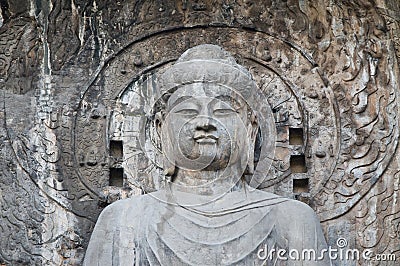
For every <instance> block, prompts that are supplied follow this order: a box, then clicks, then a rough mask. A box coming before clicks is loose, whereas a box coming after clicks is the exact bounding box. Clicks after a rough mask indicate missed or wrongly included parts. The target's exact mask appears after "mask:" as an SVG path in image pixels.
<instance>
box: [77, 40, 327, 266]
mask: <svg viewBox="0 0 400 266" xmlns="http://www.w3.org/2000/svg"><path fill="white" fill-rule="evenodd" d="M160 91H161V93H160V99H159V101H158V102H157V107H156V108H154V109H155V110H154V111H155V112H156V113H155V116H154V117H155V118H154V119H155V123H156V126H157V130H158V132H159V134H160V136H161V141H162V152H163V155H164V165H163V166H164V174H165V176H164V178H165V179H166V180H167V184H166V185H165V187H164V188H163V189H160V190H159V191H157V192H152V193H149V194H147V195H142V196H136V197H133V198H130V199H126V200H122V201H117V202H115V203H113V204H111V205H110V206H108V207H107V208H106V209H105V210H104V211H103V212H102V214H101V215H100V217H99V219H98V221H97V224H96V226H95V229H94V231H93V234H92V236H91V240H90V242H89V246H88V249H87V252H86V256H85V263H84V264H85V265H87V266H90V265H254V264H262V263H266V262H267V261H268V263H276V264H275V265H304V264H306V265H330V258H329V257H328V256H327V254H324V255H325V256H322V257H321V258H320V259H319V260H318V257H319V256H320V255H321V254H323V253H321V252H322V251H323V249H326V250H327V248H328V247H327V244H326V241H325V238H324V236H323V233H322V229H321V226H320V224H319V221H318V218H317V217H316V215H315V213H314V211H313V210H312V209H311V208H310V207H309V206H307V205H306V204H304V203H302V202H299V201H295V200H291V199H287V198H283V197H280V196H277V195H275V194H271V193H268V192H264V191H261V190H258V189H255V188H252V187H251V186H249V185H248V184H247V182H246V178H245V175H246V174H247V175H251V174H253V173H254V170H255V168H256V167H255V158H254V152H255V148H260V147H255V144H256V143H259V142H261V140H259V141H256V137H257V136H258V137H259V138H260V137H263V138H264V141H267V138H268V137H269V136H268V134H270V132H262V131H261V134H257V133H258V132H259V130H260V127H259V126H258V125H259V122H258V119H257V114H258V112H259V111H261V109H260V107H259V108H258V109H257V108H256V107H257V105H259V103H260V101H259V99H258V100H256V99H254V97H255V96H256V95H257V93H256V92H257V91H258V89H257V86H256V83H255V82H254V81H253V80H252V78H251V75H250V73H249V72H248V71H247V70H245V69H244V68H243V67H241V66H239V65H237V64H236V62H235V61H234V60H233V58H232V57H231V56H230V55H229V54H228V53H227V52H226V51H224V50H223V49H222V48H220V47H218V46H215V45H200V46H196V47H194V48H191V49H189V50H188V51H186V52H185V53H184V54H183V55H182V56H181V57H180V58H179V60H178V61H177V63H176V64H175V65H174V66H172V67H171V68H169V69H167V71H166V72H165V73H164V74H163V75H162V76H161V82H160ZM272 139H273V138H272ZM260 146H262V145H260ZM264 152H268V151H264ZM270 152H271V153H272V152H273V150H272V151H270ZM273 249H276V250H277V251H276V253H275V254H274V253H273ZM278 250H279V251H278ZM292 250H296V251H297V252H299V254H303V252H304V250H307V251H308V250H313V251H314V252H315V253H316V255H315V257H314V258H308V257H305V258H303V257H302V255H300V257H299V258H295V259H292V258H293V256H292V257H289V252H292ZM269 252H272V253H270V254H271V256H268V254H269ZM279 256H281V257H286V258H288V259H289V260H288V261H285V260H283V259H282V258H280V257H279ZM294 257H295V256H294Z"/></svg>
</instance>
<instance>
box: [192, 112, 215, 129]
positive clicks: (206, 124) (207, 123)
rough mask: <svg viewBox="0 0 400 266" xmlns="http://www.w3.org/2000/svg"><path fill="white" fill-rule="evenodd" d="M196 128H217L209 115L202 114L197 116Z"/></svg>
mask: <svg viewBox="0 0 400 266" xmlns="http://www.w3.org/2000/svg"><path fill="white" fill-rule="evenodd" d="M196 130H203V131H206V132H209V131H213V130H217V127H216V126H215V125H214V123H213V120H212V118H211V117H208V116H203V117H199V118H198V120H197V124H196Z"/></svg>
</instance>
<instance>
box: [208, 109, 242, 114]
mask: <svg viewBox="0 0 400 266" xmlns="http://www.w3.org/2000/svg"><path fill="white" fill-rule="evenodd" d="M235 113H236V111H235V110H234V109H232V108H218V109H215V110H214V111H213V114H214V115H230V114H235Z"/></svg>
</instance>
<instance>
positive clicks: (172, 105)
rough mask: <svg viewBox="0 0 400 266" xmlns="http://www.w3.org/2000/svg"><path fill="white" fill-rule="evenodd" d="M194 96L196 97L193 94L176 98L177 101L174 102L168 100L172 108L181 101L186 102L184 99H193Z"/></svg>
mask: <svg viewBox="0 0 400 266" xmlns="http://www.w3.org/2000/svg"><path fill="white" fill-rule="evenodd" d="M193 98H194V97H193V96H182V97H179V98H178V99H176V101H174V102H172V103H170V102H168V108H169V109H172V108H174V107H175V106H176V105H178V104H180V103H181V102H184V101H187V100H189V99H193Z"/></svg>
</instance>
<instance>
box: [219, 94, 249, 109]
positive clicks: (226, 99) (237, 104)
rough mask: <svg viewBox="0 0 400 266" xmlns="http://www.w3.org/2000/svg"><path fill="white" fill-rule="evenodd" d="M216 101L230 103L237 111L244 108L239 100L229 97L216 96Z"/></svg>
mask: <svg viewBox="0 0 400 266" xmlns="http://www.w3.org/2000/svg"><path fill="white" fill-rule="evenodd" d="M215 99H216V100H219V101H222V102H228V103H230V105H231V106H232V107H234V108H235V109H239V108H241V107H243V106H244V105H242V104H241V103H240V102H239V101H238V100H236V99H235V98H233V97H231V96H228V95H219V96H216V97H215Z"/></svg>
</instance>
